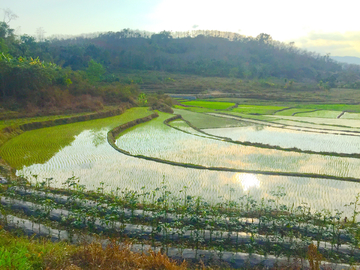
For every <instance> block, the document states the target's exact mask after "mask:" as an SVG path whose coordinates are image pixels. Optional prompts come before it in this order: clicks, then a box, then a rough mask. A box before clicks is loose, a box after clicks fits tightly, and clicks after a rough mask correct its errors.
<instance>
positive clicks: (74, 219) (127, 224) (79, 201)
mask: <svg viewBox="0 0 360 270" xmlns="http://www.w3.org/2000/svg"><path fill="white" fill-rule="evenodd" d="M69 186H71V187H72V188H71V189H69V190H67V191H66V192H67V193H68V195H67V196H64V195H56V194H53V192H52V190H50V189H45V188H44V187H45V185H43V186H42V188H43V190H41V188H40V190H34V187H27V188H26V191H25V189H24V187H22V188H18V187H17V188H9V189H7V191H6V192H3V195H2V196H3V198H2V205H3V206H4V210H5V211H6V210H8V211H10V210H11V211H12V210H14V209H17V210H21V211H22V212H23V213H24V214H26V215H29V216H32V217H33V219H34V220H44V221H46V220H51V221H56V222H57V224H58V225H57V226H59V228H65V227H66V228H73V229H81V230H86V231H90V232H97V233H99V232H103V233H107V234H109V235H112V236H118V237H122V236H125V235H126V236H131V237H133V238H136V239H137V240H138V241H140V242H141V243H143V244H145V243H146V242H149V241H150V242H151V244H152V245H154V246H156V245H161V246H163V247H164V248H168V247H169V246H176V247H179V248H182V249H183V248H189V247H190V248H193V249H195V250H200V249H204V248H206V249H214V250H217V251H218V252H224V251H226V250H227V251H233V252H239V251H241V252H247V253H249V254H253V253H259V254H264V255H274V256H275V257H281V256H285V257H288V258H289V257H291V256H297V257H300V258H306V254H307V253H306V248H307V246H308V245H309V244H310V243H313V244H315V245H316V246H317V247H318V250H319V251H321V252H322V253H323V254H324V255H325V256H326V257H327V258H328V259H330V260H333V261H338V262H339V261H344V262H350V263H355V262H359V261H360V252H359V250H358V236H357V233H358V224H357V223H356V215H357V212H356V209H354V217H353V219H352V220H351V222H348V223H344V222H343V221H342V219H341V218H342V217H341V213H336V215H334V216H332V215H328V214H327V213H310V212H309V211H307V209H306V207H304V208H297V209H291V208H288V207H286V206H283V205H278V204H277V203H276V199H275V201H268V202H265V201H264V200H263V201H262V202H260V203H258V202H256V201H254V200H253V199H252V198H251V197H250V196H248V197H245V198H243V200H242V201H240V203H238V202H236V201H231V200H229V201H225V202H223V203H220V204H217V205H210V204H209V203H207V202H205V201H203V200H201V198H192V197H191V196H189V195H186V194H185V196H184V198H175V197H173V196H171V194H170V193H169V192H168V191H167V190H166V187H163V188H161V189H159V190H158V191H159V192H158V193H159V194H157V193H156V192H155V193H153V194H138V193H136V192H132V191H127V192H123V193H121V194H118V195H115V193H112V194H105V193H103V191H102V190H101V188H100V189H99V190H98V191H97V192H95V193H92V195H91V196H90V195H85V194H86V193H84V190H83V189H82V188H81V187H79V186H76V183H75V182H71V181H70V182H69ZM29 188H30V189H29ZM184 192H185V193H186V191H184ZM282 195H283V194H281V193H277V194H275V193H274V196H275V198H276V196H278V197H279V196H282ZM5 196H6V197H5ZM89 196H90V197H89ZM30 198H32V199H33V200H34V202H29V201H22V200H29V199H30ZM19 199H22V200H19ZM36 202H37V203H36ZM357 204H358V198H357V201H355V202H354V206H355V205H357ZM60 207H62V208H60ZM85 209H86V211H84V210H85ZM324 240H326V241H328V242H327V243H326V242H324ZM157 243H158V244H157Z"/></svg>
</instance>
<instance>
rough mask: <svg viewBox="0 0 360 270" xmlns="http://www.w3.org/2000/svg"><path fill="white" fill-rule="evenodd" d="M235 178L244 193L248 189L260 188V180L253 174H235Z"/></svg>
mask: <svg viewBox="0 0 360 270" xmlns="http://www.w3.org/2000/svg"><path fill="white" fill-rule="evenodd" d="M235 177H236V179H237V181H239V182H240V184H241V186H242V188H243V190H244V191H248V190H249V189H250V188H260V180H259V179H258V178H257V177H256V175H254V174H249V173H237V174H236V175H235Z"/></svg>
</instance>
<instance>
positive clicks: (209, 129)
mask: <svg viewBox="0 0 360 270" xmlns="http://www.w3.org/2000/svg"><path fill="white" fill-rule="evenodd" d="M201 102H203V101H201ZM228 105H229V104H224V105H223V106H221V105H219V104H218V103H215V104H208V105H207V108H196V107H191V108H186V110H182V109H175V113H176V114H181V115H182V116H183V119H185V120H186V121H184V120H182V119H177V120H174V121H172V122H170V123H169V124H166V123H165V122H166V121H165V120H167V119H169V118H171V117H173V115H171V114H166V113H159V117H157V118H155V119H153V120H151V121H149V122H146V123H141V124H137V125H135V126H133V127H129V128H127V129H126V130H124V131H122V132H121V133H120V135H119V137H118V138H117V139H116V145H115V146H114V145H113V146H112V145H111V143H109V141H108V140H110V139H109V134H110V133H111V132H112V131H111V130H113V129H114V128H116V127H118V126H120V125H122V124H125V123H128V122H129V121H133V120H135V119H139V118H143V117H145V116H149V115H150V114H152V113H153V112H151V111H148V110H147V109H146V108H133V109H131V110H128V111H126V112H125V113H124V114H122V115H119V116H116V117H110V118H105V119H99V120H93V121H87V122H81V123H74V124H68V125H62V126H56V127H50V128H43V129H39V130H33V131H28V132H25V133H23V134H21V135H20V136H18V137H15V138H13V139H11V140H10V141H8V142H7V143H5V144H4V145H3V146H2V147H1V148H0V155H1V156H2V157H3V158H4V159H5V160H6V161H7V162H8V163H9V164H10V165H11V166H12V167H14V168H16V169H17V171H16V174H17V175H18V176H20V175H21V176H24V177H25V178H27V179H28V180H29V181H30V182H31V183H32V186H31V187H30V186H28V187H27V188H26V189H25V191H24V190H22V189H21V188H20V187H17V188H16V189H11V188H9V192H4V191H2V195H1V196H2V199H1V203H2V204H3V205H5V206H7V207H9V208H11V207H12V204H13V205H14V207H17V209H19V208H22V209H25V210H24V213H22V214H21V215H20V214H16V215H18V216H16V215H15V216H12V217H7V219H8V220H9V224H12V226H14V227H16V226H25V225H26V224H27V225H26V226H27V229H28V230H29V231H31V230H32V229H29V228H38V229H37V233H40V232H41V231H42V232H43V233H44V234H45V232H46V233H49V232H50V231H51V230H52V231H51V232H53V237H55V236H56V237H58V238H59V239H60V236H64V237H65V239H68V238H69V237H72V236H71V235H70V236H69V233H68V232H67V231H65V230H67V229H69V228H72V230H73V229H82V230H83V229H84V228H85V229H86V230H88V231H90V232H94V231H96V232H101V233H105V235H106V234H108V233H110V232H111V233H112V234H113V235H116V236H117V237H122V236H123V235H124V233H125V232H126V234H127V236H129V235H130V236H131V237H132V238H133V239H134V241H137V242H138V243H139V245H142V248H143V247H144V244H145V241H147V242H146V243H151V244H152V245H153V246H154V247H155V248H160V247H162V248H163V249H164V250H167V251H169V253H170V254H173V253H171V252H172V251H171V250H172V249H176V250H180V251H176V252H179V253H176V254H181V256H182V252H183V251H184V250H185V249H188V250H187V251H186V252H188V254H190V253H191V254H192V253H195V255H194V258H196V257H197V254H198V252H203V253H204V254H205V253H206V252H210V251H209V250H204V249H206V248H209V247H210V248H211V250H212V252H214V254H215V255H214V254H212V255H211V256H218V257H217V258H220V259H224V260H225V261H226V260H227V259H228V260H227V261H228V262H229V263H230V264H232V265H237V266H241V265H243V264H242V262H243V261H241V259H239V258H238V257H236V256H243V257H241V258H245V257H246V258H250V256H252V255H251V254H254V253H259V254H265V255H266V256H264V257H261V256H262V255H256V254H254V256H255V257H256V256H258V257H256V258H258V259H256V260H254V259H253V261H252V262H253V263H254V264H255V261H256V263H261V262H262V261H264V260H265V261H266V262H267V263H268V264H269V265H272V264H273V263H274V261H276V260H280V261H288V258H291V256H294V254H296V256H297V258H302V260H303V261H306V259H305V258H307V257H306V256H307V255H306V251H304V250H305V249H307V247H308V246H309V244H310V243H312V244H313V245H314V246H315V247H316V246H317V249H318V250H319V251H320V252H321V253H322V254H324V256H325V257H326V258H327V259H329V260H331V261H334V262H337V263H347V264H350V263H356V262H359V261H360V252H359V251H358V249H359V247H358V242H356V243H355V242H354V241H358V238H357V237H358V236H356V232H355V229H356V228H357V227H355V226H357V225H356V224H357V223H356V222H355V221H359V220H360V219H359V216H358V215H357V211H356V208H354V203H355V205H358V201H357V200H358V198H359V197H358V194H359V192H360V183H359V181H360V175H359V168H360V158H355V157H341V156H333V155H331V154H329V153H327V154H325V153H323V154H321V152H325V151H326V152H334V153H344V154H352V153H355V154H359V153H360V146H359V145H360V143H359V142H360V141H359V138H360V137H359V135H360V133H358V131H360V129H358V127H357V125H356V123H358V125H359V127H360V123H359V121H357V120H356V119H357V118H355V117H354V115H352V117H353V118H352V119H326V118H318V117H314V116H307V117H300V116H289V115H285V114H283V115H281V114H279V113H281V112H285V111H290V110H293V109H289V110H283V109H286V108H288V107H286V106H283V107H282V106H262V105H254V106H248V107H245V106H242V107H241V106H240V108H238V109H239V111H237V112H236V111H235V110H236V108H235V109H233V111H221V113H227V114H231V113H233V114H236V115H237V116H241V117H242V118H239V117H234V116H229V115H227V116H224V115H219V114H218V113H219V112H218V111H215V110H221V109H219V108H225V107H226V108H228V107H227V106H228ZM215 107H216V109H213V108H215ZM322 109H323V110H324V108H322ZM279 110H282V111H281V112H280V111H279ZM296 110H300V111H302V110H304V111H305V110H308V109H307V108H305V109H304V108H298V109H296ZM194 111H195V112H194ZM276 111H278V113H277V114H276V115H272V114H273V113H275V112H276ZM335 112H336V113H338V111H334V112H331V113H328V115H330V114H332V113H334V114H335ZM209 113H213V115H210V114H209ZM214 113H217V114H214ZM268 114H271V115H268ZM345 115H346V114H345ZM246 116H248V117H246ZM244 117H245V118H244ZM270 120H271V121H270ZM286 121H288V122H289V124H286V123H285V122H286ZM351 123H352V124H351ZM298 126H302V128H301V130H295V129H297V128H299V127H298ZM109 132H110V133H109ZM204 132H205V133H206V134H205V133H204ZM320 132H323V133H320ZM335 133H339V134H335ZM111 134H112V133H111ZM244 142H249V143H250V145H248V144H244ZM251 143H253V144H256V143H257V144H259V145H257V146H256V145H251ZM272 146H276V147H277V146H279V147H284V148H293V147H296V148H297V149H293V150H291V149H287V150H286V151H285V150H281V149H276V148H271V147H272ZM308 150H310V151H316V152H318V153H306V152H305V151H308ZM47 186H51V187H52V188H63V190H65V191H66V192H67V193H66V194H67V196H69V194H72V193H71V192H74V194H73V195H71V196H72V197H71V200H68V199H66V200H65V199H64V197H61V196H60V197H59V196H58V195H54V194H51V192H53V190H48V189H47ZM36 189H38V190H37V191H36ZM84 190H93V193H92V195H91V196H92V199H94V198H95V200H96V201H95V202H92V203H91V202H90V199H89V198H87V199H85V197H84V196H88V195H85V194H84V193H83V191H84ZM21 192H22V193H21ZM106 192H109V193H107V194H105V193H106ZM17 193H19V195H17ZM36 196H40V197H41V198H40V199H36ZM44 196H45V197H44ZM46 196H49V197H46ZM57 196H58V197H57ZM94 196H95V197H94ZM96 196H97V197H96ZM106 196H110V197H109V198H108V197H106ZM10 198H11V199H10ZM23 200H26V201H25V202H24V201H23ZM64 200H65V201H66V206H64V205H62V204H64ZM73 202H76V203H74V204H71V203H73ZM79 202H81V204H83V206H81V207H83V208H84V209H87V211H83V209H82V208H79V205H80V204H79ZM109 203H111V205H109ZM351 203H353V204H351ZM41 204H43V206H41ZM30 205H31V207H32V208H31V209H32V210H26V209H28V208H29V207H30ZM94 205H96V207H95V208H96V209H95V208H94V207H93V206H94ZM107 206H109V207H107ZM110 206H111V207H110ZM141 207H142V208H141ZM38 208H39V209H40V208H41V209H43V210H44V209H45V210H46V211H47V212H46V213H47V214H46V213H44V214H43V215H42V218H43V220H47V221H51V223H50V222H48V223H47V224H51V225H52V226H55V229H51V230H50V228H43V229H41V227H37V226H38V225H34V224H33V223H31V222H29V221H26V220H24V218H25V215H28V213H32V212H31V211H35V210H34V209H38ZM100 208H104V209H100ZM184 209H185V210H184ZM189 209H190V210H189ZM218 209H221V212H218ZM323 209H327V210H323ZM79 210H80V211H79ZM36 211H38V210H36ZM41 211H42V210H41ZM109 211H110V212H109ZM187 211H189V212H187ZM224 211H225V212H224ZM283 211H284V212H283ZM209 213H211V215H210V214H209ZM273 213H278V215H274V214H273ZM59 217H60V218H59ZM345 217H346V220H349V221H351V224H353V225H349V226H348V227H346V226H345V225H346V224H345V223H344V222H343V221H344V218H345ZM189 220H190V221H191V222H189ZM249 220H251V221H249ZM16 221H17V222H16ZM204 224H206V226H203V225H204ZM270 224H271V226H270ZM344 224H345V225H344ZM55 232H56V233H55ZM35 233H36V232H35ZM239 239H240V240H239ZM174 243H175V244H174ZM269 243H270V245H269ZM173 245H176V247H174V246H173ZM274 247H278V248H277V249H276V248H274ZM215 250H216V252H215ZM239 251H240V252H244V253H238V252H239ZM174 252H175V251H174ZM226 252H227V253H226ZM234 252H236V253H234ZM301 252H302V253H301ZM300 253H301V254H300ZM174 254H175V253H174ZM206 254H207V253H206ZM209 254H210V253H209ZM209 254H208V255H206V256H210V255H209ZM224 254H225V255H226V256H224V257H223V255H224ZM239 254H243V255H239ZM249 254H250V255H249ZM176 256H180V255H176ZM204 256H205V255H204ZM244 256H245V257H244ZM222 257H223V258H222ZM255 257H252V258H255ZM231 258H232V259H231ZM237 260H238V261H237ZM346 268H347V269H349V265H345V266H343V265H341V266H339V267H338V269H346ZM332 269H337V268H336V267H335V268H332Z"/></svg>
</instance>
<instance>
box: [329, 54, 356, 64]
mask: <svg viewBox="0 0 360 270" xmlns="http://www.w3.org/2000/svg"><path fill="white" fill-rule="evenodd" d="M330 58H332V59H334V60H336V61H338V62H342V63H347V64H355V65H360V58H359V57H355V56H330Z"/></svg>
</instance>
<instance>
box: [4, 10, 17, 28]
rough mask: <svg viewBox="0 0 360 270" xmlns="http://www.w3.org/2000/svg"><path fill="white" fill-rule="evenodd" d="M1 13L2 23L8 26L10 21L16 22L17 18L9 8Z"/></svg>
mask: <svg viewBox="0 0 360 270" xmlns="http://www.w3.org/2000/svg"><path fill="white" fill-rule="evenodd" d="M3 11H4V19H3V22H4V23H6V24H9V23H10V22H11V21H12V20H16V19H17V18H18V15H16V14H15V13H14V12H12V10H11V9H9V8H5V9H3Z"/></svg>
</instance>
